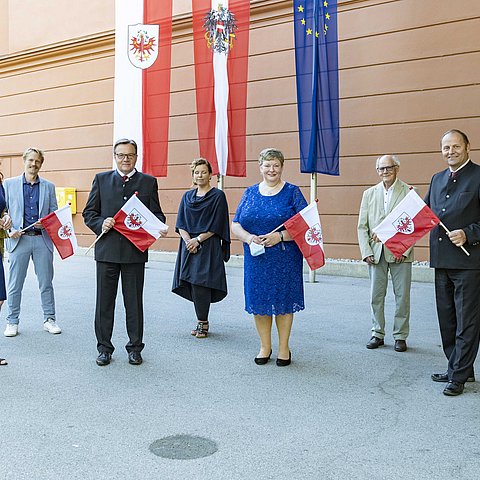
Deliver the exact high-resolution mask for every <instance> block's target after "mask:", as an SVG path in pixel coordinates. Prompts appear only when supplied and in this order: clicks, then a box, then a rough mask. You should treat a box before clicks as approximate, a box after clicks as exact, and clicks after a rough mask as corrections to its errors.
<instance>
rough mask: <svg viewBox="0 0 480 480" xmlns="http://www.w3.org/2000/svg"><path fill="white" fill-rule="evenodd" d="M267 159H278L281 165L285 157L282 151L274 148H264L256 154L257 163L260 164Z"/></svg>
mask: <svg viewBox="0 0 480 480" xmlns="http://www.w3.org/2000/svg"><path fill="white" fill-rule="evenodd" d="M268 160H278V161H279V162H280V164H281V165H282V167H283V164H284V163H285V157H284V156H283V153H282V152H281V151H280V150H277V149H276V148H264V149H263V150H262V151H261V152H260V155H259V156H258V164H259V165H260V166H261V165H263V162H266V161H268Z"/></svg>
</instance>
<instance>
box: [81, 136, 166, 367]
mask: <svg viewBox="0 0 480 480" xmlns="http://www.w3.org/2000/svg"><path fill="white" fill-rule="evenodd" d="M113 154H114V157H115V161H116V164H117V168H116V169H115V170H111V171H108V172H102V173H98V174H97V175H96V176H95V179H94V180H93V184H92V190H91V192H90V195H89V197H88V200H87V204H86V206H85V209H84V210H83V218H84V220H85V224H86V225H87V226H88V227H89V228H90V229H91V230H93V232H95V233H96V234H97V235H101V234H102V233H103V232H105V233H104V234H103V236H102V238H100V239H99V240H98V242H97V243H96V245H95V260H96V262H97V300H96V308H95V334H96V337H97V349H98V352H99V355H98V358H97V365H99V366H104V365H108V364H109V363H110V361H111V357H112V353H113V351H114V346H113V344H112V341H111V339H112V331H113V317H114V311H115V298H116V296H117V288H118V280H119V277H120V274H121V277H122V293H123V300H124V305H125V311H126V323H127V333H128V338H129V342H128V343H127V345H126V349H127V352H128V361H129V362H130V363H131V364H132V365H140V364H141V363H142V361H143V360H142V355H141V353H140V352H141V351H142V350H143V347H144V344H143V284H144V276H145V263H146V262H147V261H148V251H145V252H142V251H140V250H139V249H138V248H137V247H136V246H135V245H134V244H133V243H131V242H130V241H129V240H128V239H127V238H125V237H124V236H123V235H121V234H120V233H119V232H117V231H116V230H114V229H113V228H112V227H113V226H114V225H115V220H114V218H113V217H114V216H115V214H116V213H117V212H118V211H119V210H120V209H121V208H122V206H123V205H124V204H125V202H126V201H127V200H128V199H129V198H130V197H131V196H132V195H133V194H135V192H138V198H139V200H140V201H142V202H143V203H144V204H145V205H146V207H147V208H148V209H149V210H150V211H151V212H152V213H153V214H154V215H155V216H156V217H157V218H158V219H159V220H161V221H162V222H165V215H164V214H163V212H162V209H161V207H160V202H159V199H158V185H157V180H156V179H155V177H152V176H150V175H146V174H144V173H141V172H138V171H137V170H136V169H135V164H136V162H137V144H136V143H135V142H134V141H133V140H129V139H121V140H118V141H117V142H116V143H115V145H114V147H113ZM164 235H166V234H164V233H161V236H164Z"/></svg>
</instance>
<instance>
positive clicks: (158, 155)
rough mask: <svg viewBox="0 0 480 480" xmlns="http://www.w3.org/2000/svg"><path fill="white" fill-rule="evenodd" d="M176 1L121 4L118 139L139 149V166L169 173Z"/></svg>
mask: <svg viewBox="0 0 480 480" xmlns="http://www.w3.org/2000/svg"><path fill="white" fill-rule="evenodd" d="M171 46H172V0H116V1H115V98H114V127H113V136H114V138H113V140H114V141H116V140H118V139H120V138H131V139H133V140H135V141H136V142H137V145H138V160H137V165H136V167H137V168H138V169H139V170H141V171H143V172H146V173H149V174H150V175H153V176H156V177H164V176H166V175H167V158H168V125H169V114H170V67H171Z"/></svg>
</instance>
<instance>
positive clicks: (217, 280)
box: [172, 158, 230, 338]
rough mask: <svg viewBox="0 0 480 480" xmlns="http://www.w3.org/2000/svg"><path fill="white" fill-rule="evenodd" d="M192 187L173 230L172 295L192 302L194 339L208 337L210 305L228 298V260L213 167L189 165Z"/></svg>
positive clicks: (223, 202) (225, 221)
mask: <svg viewBox="0 0 480 480" xmlns="http://www.w3.org/2000/svg"><path fill="white" fill-rule="evenodd" d="M190 168H191V170H192V178H193V185H194V186H195V187H196V188H193V189H191V190H188V191H187V192H185V194H184V195H183V197H182V201H181V202H180V206H179V208H178V216H177V223H176V225H175V230H176V232H177V233H179V234H180V236H181V240H180V245H179V247H178V255H177V262H176V265H175V273H174V276H173V285H172V292H173V293H176V294H177V295H180V296H181V297H183V298H186V299H187V300H190V301H191V302H193V305H194V307H195V313H196V315H197V326H196V328H195V329H194V330H192V332H191V333H192V335H193V336H195V337H196V338H206V337H207V336H208V327H209V323H208V314H209V311H210V304H211V303H215V302H219V301H220V300H223V299H224V298H225V297H226V295H227V279H226V276H225V265H224V262H228V260H229V258H230V230H229V217H228V205H227V199H226V197H225V194H224V193H223V192H222V191H221V190H218V189H217V188H215V187H212V186H211V185H210V180H211V178H212V166H211V165H210V163H209V162H208V160H205V159H204V158H199V159H197V160H194V161H193V162H192V164H191V167H190Z"/></svg>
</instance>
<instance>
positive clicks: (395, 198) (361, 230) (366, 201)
mask: <svg viewBox="0 0 480 480" xmlns="http://www.w3.org/2000/svg"><path fill="white" fill-rule="evenodd" d="M409 190H410V186H409V185H407V184H406V183H405V182H402V181H401V180H400V179H397V181H396V183H395V185H394V187H393V192H392V197H391V199H390V205H389V206H388V211H387V213H385V209H384V206H383V197H384V187H383V182H380V183H379V184H377V185H375V186H374V187H370V188H369V189H368V190H365V191H364V192H363V197H362V203H361V205H360V213H359V217H358V227H357V232H358V245H359V247H360V253H361V254H362V260H364V259H365V258H366V257H369V256H371V255H373V256H374V257H375V263H378V261H379V260H380V256H381V255H382V251H383V253H384V255H385V260H386V261H387V262H390V263H392V262H394V261H395V257H394V256H393V254H392V253H391V252H390V250H389V249H388V248H387V247H385V246H383V244H382V243H380V242H374V241H373V240H372V238H371V236H372V230H373V229H374V228H375V227H377V226H378V225H379V223H380V222H381V221H382V220H383V219H384V218H385V217H386V216H387V215H388V214H389V213H390V212H391V211H392V209H393V208H395V207H396V206H397V205H398V204H399V203H400V201H401V200H402V199H403V198H404V197H405V196H406V195H407V193H408V192H409ZM404 256H405V257H406V260H405V261H406V262H412V261H413V247H411V248H409V249H408V250H407V251H406V252H405V253H404Z"/></svg>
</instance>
